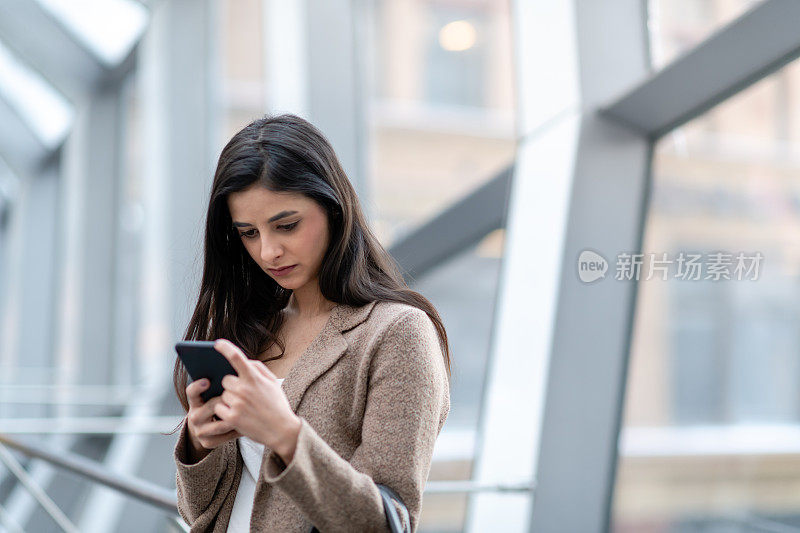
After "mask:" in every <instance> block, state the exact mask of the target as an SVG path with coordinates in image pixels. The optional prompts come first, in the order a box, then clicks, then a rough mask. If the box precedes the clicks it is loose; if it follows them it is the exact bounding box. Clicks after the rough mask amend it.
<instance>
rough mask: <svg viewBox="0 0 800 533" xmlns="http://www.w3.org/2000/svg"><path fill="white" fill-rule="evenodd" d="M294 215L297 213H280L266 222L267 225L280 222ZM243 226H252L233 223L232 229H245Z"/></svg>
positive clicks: (243, 223) (244, 223)
mask: <svg viewBox="0 0 800 533" xmlns="http://www.w3.org/2000/svg"><path fill="white" fill-rule="evenodd" d="M296 213H297V211H281V212H280V213H278V214H277V215H275V216H273V217H271V218H270V219H269V220H267V223H270V222H275V221H276V220H280V219H282V218H286V217H288V216H291V215H294V214H296ZM245 226H252V224H248V223H247V222H234V223H233V227H234V228H242V227H245Z"/></svg>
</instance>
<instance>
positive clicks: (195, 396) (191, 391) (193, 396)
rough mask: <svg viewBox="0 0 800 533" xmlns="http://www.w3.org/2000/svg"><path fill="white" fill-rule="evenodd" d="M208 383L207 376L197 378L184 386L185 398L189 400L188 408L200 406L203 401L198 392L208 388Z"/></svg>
mask: <svg viewBox="0 0 800 533" xmlns="http://www.w3.org/2000/svg"><path fill="white" fill-rule="evenodd" d="M208 385H209V382H208V379H207V378H203V379H198V380H197V381H192V382H191V383H189V385H188V386H187V387H186V399H187V401H188V402H189V407H190V408H192V407H200V406H202V405H203V404H204V403H205V402H204V401H203V399H202V398H201V397H200V393H202V392H203V391H204V390H206V389H208Z"/></svg>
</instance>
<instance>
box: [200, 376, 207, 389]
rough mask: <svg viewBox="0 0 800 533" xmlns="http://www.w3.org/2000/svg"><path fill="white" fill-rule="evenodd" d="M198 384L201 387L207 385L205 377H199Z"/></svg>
mask: <svg viewBox="0 0 800 533" xmlns="http://www.w3.org/2000/svg"><path fill="white" fill-rule="evenodd" d="M200 386H201V387H203V388H206V387H208V380H207V379H205V378H203V379H201V380H200Z"/></svg>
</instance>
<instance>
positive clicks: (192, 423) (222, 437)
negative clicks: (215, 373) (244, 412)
mask: <svg viewBox="0 0 800 533" xmlns="http://www.w3.org/2000/svg"><path fill="white" fill-rule="evenodd" d="M208 386H209V381H208V379H205V378H204V379H199V380H197V381H193V382H191V383H190V384H189V385H188V386H187V387H186V398H187V399H188V401H189V413H188V415H187V424H188V426H189V442H190V444H191V446H192V450H191V452H192V455H191V456H192V457H193V458H194V459H197V460H199V459H202V458H203V457H205V456H206V455H208V454H209V453H210V452H211V450H212V449H214V448H216V447H217V446H219V445H220V444H223V443H225V442H227V441H229V440H231V439H235V438H237V437H240V436H241V435H240V434H239V432H237V431H236V430H235V428H234V427H233V426H232V425H231V424H230V422H227V421H225V420H219V419H215V418H214V407H215V406H216V405H217V404H218V403H219V402H220V401H222V400H221V398H220V396H216V397H214V398H211V399H210V400H209V401H207V402H204V401H203V399H202V398H201V397H200V393H202V392H203V391H204V390H206V389H207V388H208Z"/></svg>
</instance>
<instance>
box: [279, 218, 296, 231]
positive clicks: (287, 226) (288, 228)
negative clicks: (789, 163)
mask: <svg viewBox="0 0 800 533" xmlns="http://www.w3.org/2000/svg"><path fill="white" fill-rule="evenodd" d="M299 223H300V221H299V220H298V221H297V222H292V223H291V224H284V225H283V226H278V229H282V230H284V231H292V230H293V229H294V228H295V226H297V224H299Z"/></svg>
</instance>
